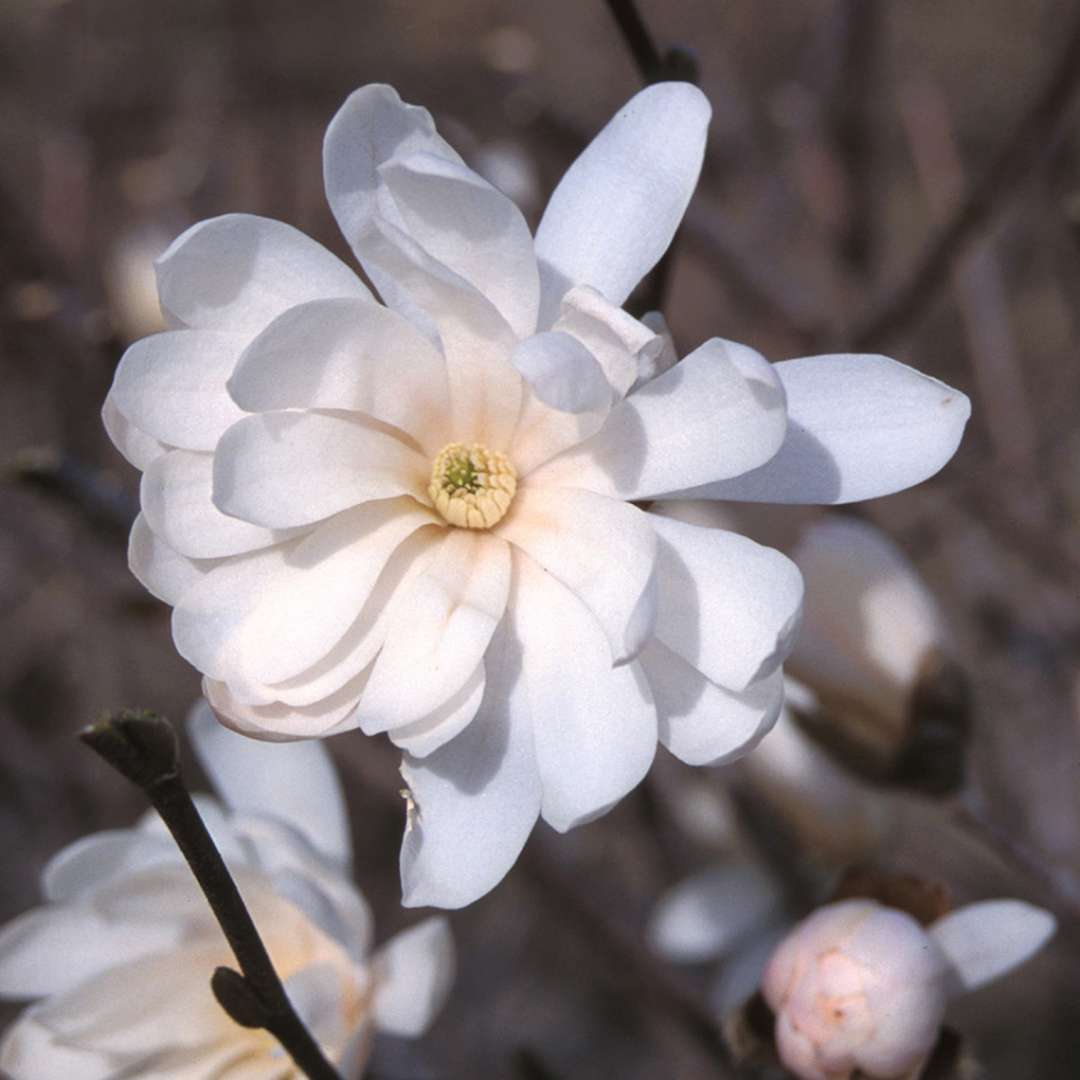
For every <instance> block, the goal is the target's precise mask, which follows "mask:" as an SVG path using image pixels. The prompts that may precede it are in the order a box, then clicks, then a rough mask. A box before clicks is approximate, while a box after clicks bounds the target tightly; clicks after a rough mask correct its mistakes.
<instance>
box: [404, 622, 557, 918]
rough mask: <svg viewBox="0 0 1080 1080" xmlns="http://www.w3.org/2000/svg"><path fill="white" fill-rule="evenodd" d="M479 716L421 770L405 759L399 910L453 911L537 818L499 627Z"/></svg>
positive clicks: (526, 734)
mask: <svg viewBox="0 0 1080 1080" xmlns="http://www.w3.org/2000/svg"><path fill="white" fill-rule="evenodd" d="M486 667H487V688H486V691H485V694H484V700H483V703H482V705H481V708H480V712H479V713H478V714H477V717H476V719H475V720H473V722H472V723H471V724H470V725H469V726H468V727H467V728H466V729H465V730H464V731H463V732H462V733H461V734H460V735H459V736H458V737H457V738H456V739H452V740H451V741H450V742H449V743H447V744H446V745H445V746H444V747H442V748H441V749H439V750H436V751H435V753H433V754H430V755H429V756H428V757H426V758H424V759H423V760H422V761H421V760H418V759H416V758H413V757H410V756H409V755H408V754H406V755H405V758H404V760H403V761H402V764H401V775H402V777H403V778H404V780H405V783H406V784H407V785H408V787H409V793H410V802H409V816H408V821H407V822H406V825H405V837H404V839H403V841H402V845H401V887H402V903H403V904H404V905H405V906H406V907H422V906H424V905H425V904H431V905H433V906H436V907H445V908H460V907H464V906H465V905H466V904H471V903H472V902H473V901H474V900H477V899H479V898H480V897H481V896H483V895H484V893H486V892H488V891H489V890H490V889H492V888H494V887H495V886H496V885H497V884H498V883H499V882H500V881H501V880H502V878H503V877H504V875H505V874H506V872H507V871H508V870H509V869H510V867H511V866H513V865H514V862H515V861H516V859H517V857H518V854H519V853H520V852H521V849H522V848H523V847H524V846H525V841H526V840H527V839H528V837H529V833H530V832H532V828H533V825H535V824H536V819H537V816H538V815H539V812H540V777H539V774H538V772H537V768H536V756H535V752H534V750H533V738H532V724H531V721H530V718H529V712H528V705H527V703H526V700H525V696H524V687H523V685H522V682H521V679H520V672H521V653H520V649H519V647H518V645H517V643H516V642H515V641H514V638H513V635H512V633H511V631H510V629H509V627H508V626H507V620H505V619H504V620H503V622H502V624H500V628H499V630H498V632H497V633H496V635H495V638H494V639H493V641H492V643H491V645H490V647H489V648H488V653H487V657H486Z"/></svg>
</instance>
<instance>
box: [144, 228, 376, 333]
mask: <svg viewBox="0 0 1080 1080" xmlns="http://www.w3.org/2000/svg"><path fill="white" fill-rule="evenodd" d="M155 266H156V268H157V279H158V293H159V295H160V297H161V306H162V308H163V309H164V310H165V311H166V312H167V313H168V314H170V315H171V316H173V318H175V319H177V320H179V322H180V323H181V324H183V325H186V326H191V327H196V328H199V329H202V330H227V331H230V332H232V333H236V334H248V335H252V334H257V333H258V332H259V331H260V330H261V329H262V328H263V327H264V326H266V324H267V323H268V322H270V320H271V319H273V318H274V317H275V316H276V315H280V314H281V312H283V311H284V310H285V309H286V308H290V307H294V306H295V305H296V304H303V303H305V302H306V301H308V300H316V299H319V298H320V297H322V298H327V297H331V296H354V297H367V298H369V299H370V297H371V293H369V292H368V290H367V289H366V288H365V287H364V284H363V282H361V280H360V279H359V278H358V277H357V276H356V274H355V273H353V271H352V270H350V269H349V267H347V266H346V265H345V264H344V263H343V262H342V261H341V260H340V259H339V258H338V257H337V256H336V255H332V254H331V253H330V252H329V251H327V250H326V248H324V247H323V246H322V245H321V244H317V243H316V242H315V241H314V240H312V239H310V238H309V237H307V236H305V235H304V234H303V233H302V232H300V231H299V230H297V229H294V228H293V227H292V226H291V225H285V224H284V223H282V222H280V221H273V220H271V219H270V218H263V217H256V216H255V215H253V214H225V215H223V216H222V217H216V218H211V219H210V220H209V221H200V222H199V223H198V224H197V225H193V226H192V227H191V228H190V229H188V230H187V232H185V233H183V234H182V235H180V236H178V237H177V238H176V239H175V240H174V241H173V242H172V244H171V245H170V246H169V248H168V250H167V251H166V252H165V253H164V254H163V255H162V256H161V257H160V258H159V259H158V260H157V262H156V263H155Z"/></svg>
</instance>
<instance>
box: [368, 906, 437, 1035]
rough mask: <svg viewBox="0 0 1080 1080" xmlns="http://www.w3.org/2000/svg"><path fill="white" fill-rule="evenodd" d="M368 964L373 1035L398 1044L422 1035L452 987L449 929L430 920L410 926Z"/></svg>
mask: <svg viewBox="0 0 1080 1080" xmlns="http://www.w3.org/2000/svg"><path fill="white" fill-rule="evenodd" d="M372 962H373V966H374V969H375V1023H376V1025H377V1026H378V1028H379V1030H380V1031H386V1032H389V1033H390V1034H391V1035H399V1036H402V1037H403V1038H415V1037H416V1036H417V1035H422V1034H423V1032H424V1031H425V1029H426V1028H427V1026H428V1025H429V1024H430V1023H431V1021H432V1019H433V1018H434V1017H435V1015H436V1014H437V1013H438V1011H439V1010H440V1009H441V1008H442V1006H443V1002H445V1000H446V996H447V994H448V993H449V991H450V986H451V984H452V983H453V981H454V966H455V965H454V939H453V938H452V937H451V936H450V924H449V923H448V922H447V921H446V919H444V918H440V917H437V916H434V917H432V918H430V919H425V920H424V921H423V922H420V923H417V924H416V925H415V926H410V927H409V929H408V930H403V931H402V932H401V933H400V934H397V935H395V936H394V937H392V938H391V939H390V940H389V941H388V942H387V943H386V944H385V945H384V946H383V947H382V948H381V949H379V951H378V952H377V953H376V954H375V956H374V957H373V958H372Z"/></svg>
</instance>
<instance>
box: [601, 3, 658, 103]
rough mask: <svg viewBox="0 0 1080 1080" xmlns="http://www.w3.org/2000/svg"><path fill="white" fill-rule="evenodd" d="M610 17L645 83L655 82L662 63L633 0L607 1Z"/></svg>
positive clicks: (654, 43)
mask: <svg viewBox="0 0 1080 1080" xmlns="http://www.w3.org/2000/svg"><path fill="white" fill-rule="evenodd" d="M607 6H608V10H609V11H610V12H611V17H612V18H613V19H614V20H615V23H616V25H617V26H618V27H619V33H620V34H622V37H623V41H625V42H626V47H627V48H628V49H629V50H630V52H631V54H632V55H633V57H634V63H635V64H637V68H638V71H639V72H640V74H641V77H642V79H643V80H644V81H645V82H646V83H652V82H657V81H658V78H659V76H660V72H661V69H662V68H663V65H664V62H663V60H662V59H661V56H660V50H659V49H658V48H657V47H656V42H655V41H653V39H652V35H651V34H650V33H649V28H648V27H647V26H646V25H645V20H644V19H643V18H642V17H641V12H639V11H638V9H637V4H635V3H634V0H607Z"/></svg>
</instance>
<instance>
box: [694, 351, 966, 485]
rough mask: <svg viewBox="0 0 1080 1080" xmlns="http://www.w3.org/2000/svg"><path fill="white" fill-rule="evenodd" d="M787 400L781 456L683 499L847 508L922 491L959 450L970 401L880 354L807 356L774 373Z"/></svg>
mask: <svg viewBox="0 0 1080 1080" xmlns="http://www.w3.org/2000/svg"><path fill="white" fill-rule="evenodd" d="M776 373H777V375H779V377H780V381H781V382H782V383H783V385H784V389H785V391H786V392H787V400H788V432H787V438H786V439H785V441H784V445H783V447H781V449H780V452H779V453H778V454H777V455H776V456H775V457H774V458H773V459H772V460H771V461H770V462H769V463H768V464H767V465H763V466H762V467H761V468H759V469H756V470H755V471H754V472H750V473H747V474H746V475H745V476H739V477H736V478H735V479H731V480H722V481H721V482H719V483H712V484H708V485H707V486H706V487H703V488H699V489H697V490H696V491H694V492H688V493H686V494H687V496H688V497H691V498H692V497H698V498H708V499H741V500H746V501H748V502H775V503H848V502H857V501H859V500H860V499H876V498H878V496H881V495H891V494H892V493H893V492H894V491H902V490H903V489H904V488H909V487H912V486H913V485H914V484H920V483H922V481H923V480H926V479H927V478H928V477H931V476H933V475H934V473H936V472H937V471H938V470H939V469H940V468H941V467H942V466H943V465H944V464H945V463H946V462H947V461H948V460H949V458H951V457H952V456H953V454H954V453H955V452H956V448H957V446H959V445H960V437H961V436H962V435H963V433H964V425H965V424H966V423H967V419H968V417H969V416H970V415H971V402H970V401H968V399H967V397H966V396H965V395H964V394H961V393H960V392H959V391H958V390H953V389H952V388H951V387H949V386H946V385H945V383H943V382H939V381H938V380H937V379H932V378H930V377H929V376H928V375H923V374H921V373H920V372H918V371H916V370H915V369H914V368H910V367H907V366H906V365H904V364H898V363H897V362H896V361H895V360H890V359H889V358H888V357H885V356H808V357H805V358H803V359H801V360H785V361H784V362H782V363H779V364H777V365H776Z"/></svg>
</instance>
